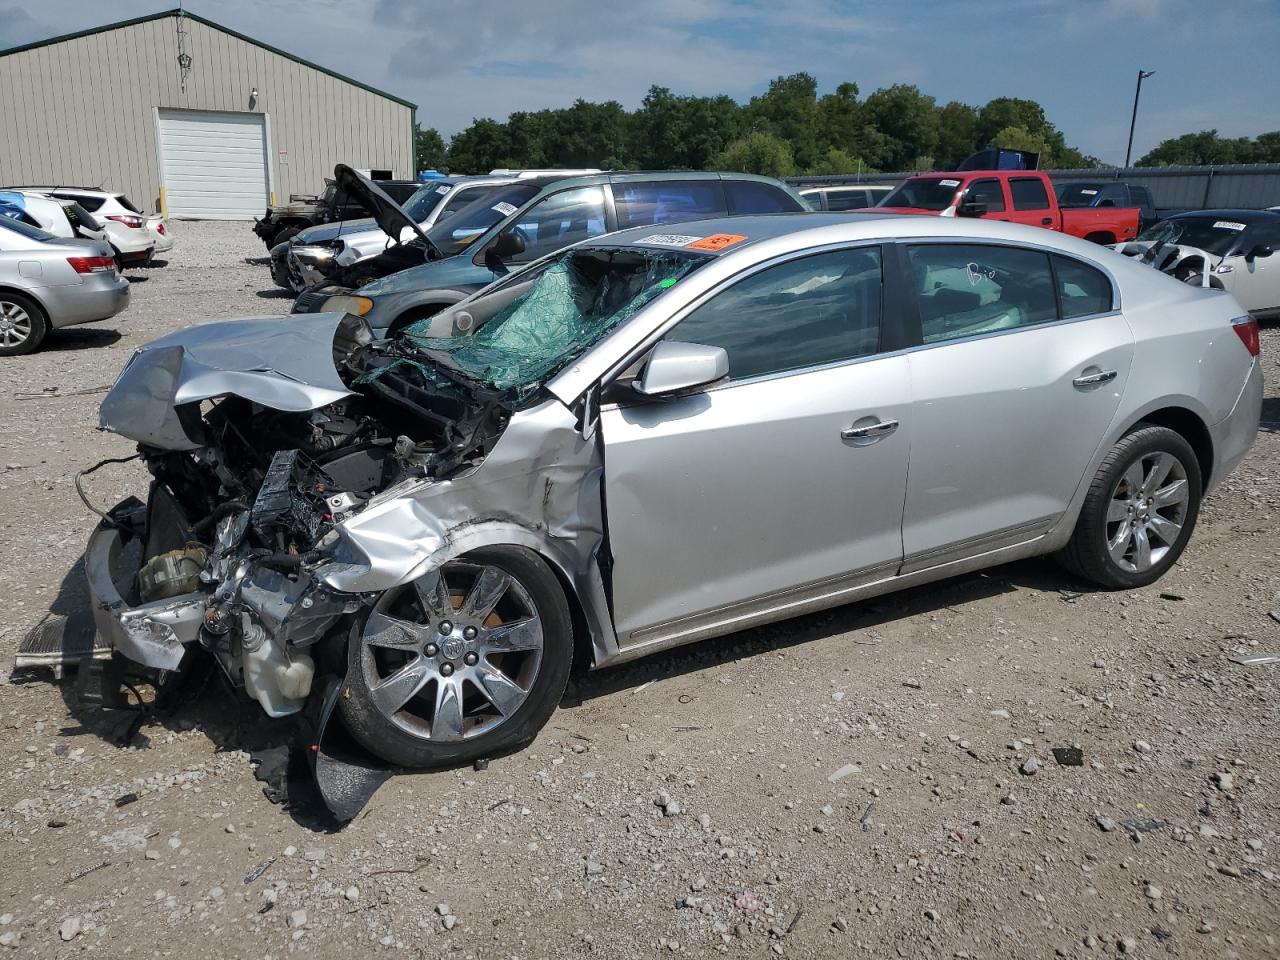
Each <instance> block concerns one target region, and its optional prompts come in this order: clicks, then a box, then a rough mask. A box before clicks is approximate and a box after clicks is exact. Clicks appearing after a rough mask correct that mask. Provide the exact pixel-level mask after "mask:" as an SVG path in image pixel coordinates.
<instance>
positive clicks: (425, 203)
mask: <svg viewBox="0 0 1280 960" xmlns="http://www.w3.org/2000/svg"><path fill="white" fill-rule="evenodd" d="M448 193H449V187H448V186H447V185H445V184H439V183H433V184H430V185H428V186H425V187H419V188H418V189H417V190H415V191H414V192H413V196H411V197H410V198H409V199H408V200H406V201H405V203H404V212H405V213H406V214H408V216H409V219H410V220H412V221H413V222H414V223H421V222H422V221H423V220H425V219H427V217H429V216H431V211H432V210H434V209H435V208H436V207H438V206H440V202H441V201H442V200H444V198H445V197H446V196H447V195H448Z"/></svg>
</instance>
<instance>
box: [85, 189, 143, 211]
mask: <svg viewBox="0 0 1280 960" xmlns="http://www.w3.org/2000/svg"><path fill="white" fill-rule="evenodd" d="M83 202H84V201H81V203H83ZM116 203H118V204H120V206H122V207H124V208H125V209H126V210H128V211H129V212H130V213H142V211H141V210H139V209H138V208H137V207H135V206H134V205H133V203H132V202H131V201H130V200H129V198H128V197H126V196H125V195H124V194H123V193H117V194H116ZM101 205H102V204H99V205H98V206H101ZM86 209H89V210H94V209H97V208H96V207H92V208H90V207H86Z"/></svg>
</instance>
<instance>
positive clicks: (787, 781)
mask: <svg viewBox="0 0 1280 960" xmlns="http://www.w3.org/2000/svg"><path fill="white" fill-rule="evenodd" d="M174 226H175V230H176V232H177V240H178V246H177V248H176V249H175V250H174V251H173V252H172V253H171V254H169V263H168V264H167V265H166V266H164V267H162V268H152V269H147V270H140V271H134V272H132V273H130V275H129V276H130V279H131V280H132V281H134V282H135V289H134V299H133V304H132V306H131V307H130V308H129V310H128V312H127V313H126V314H124V315H123V316H122V317H120V318H117V319H116V320H114V321H109V322H107V323H105V324H98V325H96V326H93V327H82V328H79V329H77V330H71V331H66V332H62V333H59V334H55V335H53V336H51V337H50V340H49V343H48V346H47V347H46V348H45V349H44V350H42V351H41V352H39V353H37V354H35V355H33V356H30V357H24V358H18V359H14V360H6V361H3V362H0V372H2V373H3V383H2V384H0V410H3V413H4V416H3V422H4V423H5V424H7V425H8V426H7V427H6V428H5V430H4V432H3V436H2V438H0V447H2V448H3V450H2V451H0V493H3V496H4V499H5V502H7V503H9V504H10V505H11V506H13V507H14V508H15V509H14V510H12V511H11V512H10V513H8V514H7V515H6V516H5V517H4V519H3V520H0V594H2V595H3V596H5V597H8V598H9V600H8V602H7V603H6V604H5V607H4V610H3V613H2V614H0V642H2V644H3V652H4V655H5V656H8V655H11V654H12V652H13V650H14V649H15V647H16V645H17V643H18V640H19V639H20V638H21V636H22V635H23V634H24V633H25V632H26V630H27V629H29V628H30V627H31V626H32V625H33V624H34V623H36V622H37V621H38V620H40V619H41V618H42V617H44V616H46V615H47V614H48V612H49V611H53V612H55V613H61V614H67V613H72V612H74V611H76V610H83V608H84V605H85V594H84V590H83V588H82V585H81V580H82V572H81V569H80V566H79V559H80V554H81V550H82V547H83V544H84V540H85V537H86V535H87V533H88V531H89V529H90V526H91V522H90V521H91V517H90V516H89V515H88V514H87V513H86V511H85V510H84V508H83V507H82V506H81V504H80V503H79V502H78V500H77V498H76V496H75V492H74V488H73V486H72V476H73V474H74V472H75V471H76V470H77V469H79V468H82V467H83V466H85V465H86V464H89V463H92V462H94V461H96V460H98V459H99V458H101V457H104V456H113V455H115V456H125V455H128V454H129V453H131V452H132V451H131V449H130V447H129V445H128V444H127V442H126V441H124V440H122V439H120V438H118V437H114V436H112V435H109V434H101V433H98V432H96V430H95V424H96V422H97V417H96V411H97V405H98V402H99V400H100V399H101V396H100V393H95V394H88V395H83V396H71V395H66V396H59V397H48V398H41V399H33V400H18V399H16V396H15V395H17V394H20V393H23V392H40V391H43V390H45V389H47V388H54V387H56V388H58V389H59V390H61V391H63V392H64V393H65V392H67V391H72V390H77V389H86V388H89V389H91V388H94V387H101V386H104V385H106V384H108V383H110V382H111V381H112V379H113V378H114V376H115V374H116V372H117V370H118V369H119V368H120V366H121V365H122V364H123V362H124V361H125V359H126V358H127V357H128V355H129V351H131V350H132V349H133V348H134V347H136V346H138V345H139V344H141V343H143V342H145V341H147V340H149V339H151V338H153V337H156V336H158V335H160V334H162V333H166V332H168V331H171V330H174V329H178V328H181V327H185V326H188V325H190V324H193V323H199V322H202V321H204V320H206V319H210V318H216V317H225V316H235V315H248V314H260V313H276V312H285V311H287V309H288V307H289V300H288V299H286V298H283V297H278V296H276V295H275V294H274V293H273V292H272V288H271V284H270V279H269V277H268V275H267V268H266V267H262V266H252V265H248V264H246V263H244V260H243V258H244V257H245V256H246V255H257V254H260V253H261V252H262V248H261V245H260V244H259V243H258V242H257V240H256V239H255V238H254V237H253V236H252V234H251V233H250V231H249V226H248V225H247V224H196V223H178V224H175V225H174ZM1263 351H1264V356H1265V357H1266V368H1265V369H1266V372H1267V376H1268V379H1269V380H1270V381H1271V384H1270V385H1269V386H1268V394H1267V396H1268V400H1267V405H1266V409H1265V411H1264V419H1266V420H1267V421H1268V426H1267V428H1266V429H1264V432H1263V433H1262V435H1261V436H1260V437H1259V440H1258V443H1257V445H1256V446H1255V448H1254V450H1253V453H1252V454H1251V455H1250V457H1249V458H1248V459H1247V460H1246V461H1245V462H1244V463H1243V464H1242V465H1241V466H1240V468H1239V469H1238V470H1237V471H1236V473H1235V474H1234V475H1233V476H1232V477H1231V479H1230V480H1229V481H1228V482H1227V483H1226V484H1225V485H1224V486H1223V487H1222V488H1221V489H1220V490H1219V491H1218V492H1217V493H1216V495H1215V496H1214V497H1213V498H1211V499H1210V500H1209V501H1208V502H1207V503H1206V506H1205V510H1204V512H1203V513H1202V515H1201V519H1200V527H1199V530H1198V531H1197V533H1196V536H1195V537H1194V538H1193V540H1192V543H1191V546H1190V548H1189V549H1188V550H1187V552H1186V554H1185V555H1184V557H1183V559H1182V562H1181V564H1180V565H1179V566H1178V567H1177V568H1175V569H1174V570H1173V571H1172V572H1171V573H1170V574H1169V575H1168V576H1167V577H1166V578H1165V579H1164V580H1163V581H1162V582H1161V583H1159V584H1158V585H1156V586H1154V587H1151V588H1148V589H1144V590H1137V591H1133V592H1130V593H1112V594H1103V593H1090V592H1084V593H1076V592H1075V591H1076V590H1079V589H1081V588H1080V585H1079V584H1075V583H1072V582H1071V581H1069V580H1068V579H1067V578H1066V577H1065V576H1064V575H1063V574H1062V573H1061V572H1060V571H1059V570H1058V569H1057V568H1056V567H1055V566H1053V565H1052V564H1051V563H1049V562H1044V561H1041V562H1027V563H1018V564H1013V565H1010V566H1006V567H1001V568H998V569H995V570H991V571H988V572H987V573H985V574H982V575H976V576H969V577H965V578H962V579H958V580H955V581H950V582H947V583H943V584H938V585H935V586H931V587H927V588H921V589H918V590H913V591H910V592H907V593H904V594H900V595H897V596H893V597H888V598H884V599H880V600H875V601H871V602H867V603H861V604H855V605H851V606H848V607H843V608H840V609H838V610H835V611H831V612H828V613H824V614H820V615H815V616H810V617H805V618H802V619H799V620H796V621H793V622H789V623H785V624H780V625H775V626H772V627H769V628H765V629H760V630H754V631H750V632H747V633H742V634H738V635H736V636H733V637H729V638H725V639H724V640H720V641H713V642H710V643H706V644H702V645H700V646H697V647H692V648H688V649H686V650H683V651H677V652H675V653H673V654H669V655H663V656H657V657H653V658H650V659H647V660H644V661H641V662H639V663H636V664H632V665H628V666H626V667H623V668H619V669H618V670H613V671H604V672H602V673H600V674H594V675H589V676H587V677H584V678H581V679H579V680H577V681H575V683H574V684H573V685H572V687H571V690H570V694H569V696H568V697H567V698H566V700H565V703H564V705H563V707H562V709H561V710H560V712H559V713H557V714H556V715H555V716H554V717H553V718H552V720H551V723H550V724H549V726H548V727H547V728H546V730H545V731H544V732H543V733H542V735H541V736H540V737H539V738H538V739H537V741H536V742H535V743H534V744H533V745H532V746H531V747H530V748H529V749H527V750H526V751H524V752H522V753H520V754H517V755H515V756H512V757H509V758H506V759H502V760H499V761H495V762H494V763H493V765H492V766H491V767H490V768H489V769H487V770H485V771H483V772H476V771H473V770H471V769H469V768H468V769H466V770H461V771H455V772H451V773H443V774H432V775H421V776H412V777H402V778H397V779H394V780H392V781H391V782H389V783H388V784H387V785H386V786H384V787H383V788H382V790H381V791H380V792H379V793H378V794H377V795H376V796H375V797H374V799H373V801H372V802H371V804H370V805H369V807H368V809H367V811H366V813H365V814H364V815H363V816H361V817H360V818H359V819H357V820H356V821H355V822H353V823H352V824H351V825H349V826H348V827H347V828H346V829H345V830H343V831H341V832H339V833H332V834H324V833H316V832H313V831H311V830H310V829H308V827H307V826H306V825H305V824H303V823H300V822H298V821H296V820H295V819H294V818H293V817H291V816H290V814H289V813H288V812H286V811H285V810H284V809H282V808H281V807H279V806H274V805H272V804H271V803H269V802H268V801H267V800H266V799H265V798H264V797H263V794H262V789H261V785H260V784H259V783H258V782H257V781H255V779H254V777H253V774H252V772H251V769H250V765H249V763H248V758H247V754H246V753H245V752H244V750H245V748H246V747H247V746H249V745H251V744H252V743H255V742H263V741H265V740H267V739H269V738H270V737H271V736H272V735H273V734H274V733H275V732H276V730H275V729H273V728H272V727H271V725H270V723H269V722H267V721H264V720H261V719H260V713H259V711H257V709H256V706H254V705H253V704H248V703H245V704H237V703H235V702H234V701H233V700H232V699H231V698H230V697H229V696H228V695H227V693H226V692H225V691H223V690H220V689H217V688H216V686H213V685H211V686H210V687H209V688H208V689H207V690H206V691H205V692H204V693H203V694H202V695H201V696H200V697H199V698H198V699H197V700H196V701H195V702H194V703H192V704H190V705H188V706H187V707H186V708H184V709H183V710H181V711H179V712H178V713H176V714H175V715H173V716H172V717H170V718H169V719H167V720H166V721H163V722H159V721H157V722H155V723H152V724H150V725H148V726H146V727H144V728H143V730H142V732H141V734H140V736H138V737H137V738H136V739H135V740H134V741H133V745H132V746H130V747H129V748H127V749H120V748H117V747H116V746H114V745H113V743H112V741H111V732H112V730H113V729H114V722H113V721H112V720H111V719H110V718H108V717H106V716H104V715H102V714H100V713H97V712H95V711H92V710H85V709H83V708H80V707H77V706H74V705H73V701H72V699H71V697H70V691H69V690H68V689H66V688H64V687H59V686H55V685H52V684H47V683H27V684H21V685H17V684H15V685H11V686H6V687H5V688H4V698H3V701H2V702H0V723H2V724H3V735H2V736H0V837H2V838H3V839H2V840H0V844H2V845H3V846H2V847H0V849H2V850H3V853H4V855H3V856H2V857H0V945H3V946H4V947H9V948H13V950H14V951H15V954H14V955H20V956H23V957H70V956H76V955H79V954H81V953H95V954H97V955H99V956H109V957H113V958H116V957H152V956H156V957H168V956H177V957H183V958H191V960H195V958H205V957H208V958H215V957H216V958H227V957H253V958H263V957H272V958H277V960H278V958H281V957H284V956H287V955H292V954H294V953H298V952H302V951H307V952H309V953H310V954H312V955H314V956H326V957H327V956H338V955H339V954H341V955H350V953H351V951H352V950H353V949H359V950H360V951H361V955H362V956H377V955H381V954H382V953H383V952H385V953H386V954H387V955H389V956H397V955H398V956H409V957H445V956H448V957H454V956H456V957H459V958H471V957H475V958H490V957H492V958H537V957H586V956H601V957H609V958H616V957H642V956H667V955H673V954H674V955H688V956H700V955H704V954H710V953H712V952H713V951H718V952H720V953H725V954H727V955H730V956H755V957H760V956H770V955H772V954H779V955H783V956H794V957H832V956H841V957H868V958H871V957H874V958H882V957H890V956H901V957H943V958H952V957H972V958H980V957H981V958H993V960H994V958H1000V960H1004V958H1021V957H1051V956H1055V955H1057V956H1063V957H1080V958H1083V957H1103V956H1111V955H1117V954H1124V955H1125V956H1127V957H1155V956H1169V957H1187V958H1200V957H1245V958H1254V957H1257V958H1263V957H1267V958H1274V957H1277V956H1280V920H1278V919H1277V909H1276V907H1277V903H1278V902H1280V856H1278V853H1280V792H1278V791H1277V784H1278V783H1280V742H1278V737H1277V730H1278V727H1277V712H1276V711H1277V704H1278V703H1280V696H1278V695H1280V665H1272V666H1254V667H1245V666H1240V665H1238V664H1236V663H1234V662H1232V661H1230V660H1229V659H1228V657H1229V656H1230V655H1231V654H1233V653H1238V652H1240V651H1252V652H1258V651H1269V652H1277V653H1280V567H1278V566H1277V562H1276V561H1277V540H1276V538H1275V536H1274V534H1275V531H1276V529H1277V526H1278V518H1277V500H1278V498H1280V489H1278V487H1277V478H1278V477H1280V436H1278V435H1277V429H1278V428H1280V396H1278V395H1277V390H1276V388H1275V386H1274V384H1275V382H1276V381H1277V380H1280V369H1277V362H1276V359H1275V358H1276V357H1277V356H1280V332H1278V331H1277V329H1275V328H1271V329H1268V330H1265V331H1264V333H1263ZM141 481H142V475H141V472H140V471H137V470H135V469H133V465H132V464H130V465H127V466H123V467H109V468H106V469H104V470H102V471H101V472H100V473H98V474H97V475H95V476H94V477H93V478H91V481H90V487H91V490H92V492H93V496H94V497H95V498H96V500H97V501H98V502H100V503H112V502H114V501H115V500H117V499H119V498H120V497H122V496H124V495H126V494H128V493H141V492H142V490H143V487H142V483H141ZM276 729H278V728H276ZM1071 746H1075V747H1078V748H1079V749H1080V750H1081V751H1082V752H1083V765H1081V766H1064V765H1060V764H1059V763H1058V762H1057V761H1056V760H1055V757H1054V754H1053V752H1052V748H1054V747H1071ZM126 795H136V797H137V800H136V802H130V803H127V804H125V805H123V806H122V805H119V799H120V798H122V797H125V796H126ZM3 952H4V951H3V949H0V955H2V954H3Z"/></svg>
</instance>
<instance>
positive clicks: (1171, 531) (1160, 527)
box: [1147, 514, 1182, 547]
mask: <svg viewBox="0 0 1280 960" xmlns="http://www.w3.org/2000/svg"><path fill="white" fill-rule="evenodd" d="M1147 529H1148V530H1149V531H1150V532H1151V533H1154V534H1155V535H1156V536H1157V537H1159V538H1160V539H1161V540H1163V541H1164V542H1165V543H1166V544H1168V545H1169V546H1171V547H1172V546H1173V545H1174V544H1175V543H1176V542H1177V541H1178V535H1179V534H1181V533H1182V524H1180V523H1174V522H1173V521H1172V520H1170V519H1169V518H1168V517H1162V516H1160V515H1159V514H1152V515H1151V519H1150V520H1148V521H1147Z"/></svg>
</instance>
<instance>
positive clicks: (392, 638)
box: [364, 610, 423, 650]
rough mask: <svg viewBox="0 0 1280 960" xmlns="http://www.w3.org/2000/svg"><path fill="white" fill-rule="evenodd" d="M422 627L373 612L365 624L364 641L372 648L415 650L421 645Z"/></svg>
mask: <svg viewBox="0 0 1280 960" xmlns="http://www.w3.org/2000/svg"><path fill="white" fill-rule="evenodd" d="M422 630H423V628H422V625H421V624H418V623H410V622H409V621H408V620H401V619H400V618H399V617H392V616H388V615H387V614H385V613H381V612H379V611H377V610H374V611H373V612H372V613H371V614H369V620H368V622H367V623H366V624H365V628H364V639H365V642H366V643H368V644H369V645H370V646H372V647H384V648H386V649H389V650H416V649H417V648H418V647H420V646H421V645H422V642H423V640H422Z"/></svg>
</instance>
